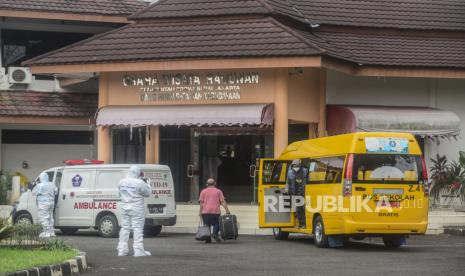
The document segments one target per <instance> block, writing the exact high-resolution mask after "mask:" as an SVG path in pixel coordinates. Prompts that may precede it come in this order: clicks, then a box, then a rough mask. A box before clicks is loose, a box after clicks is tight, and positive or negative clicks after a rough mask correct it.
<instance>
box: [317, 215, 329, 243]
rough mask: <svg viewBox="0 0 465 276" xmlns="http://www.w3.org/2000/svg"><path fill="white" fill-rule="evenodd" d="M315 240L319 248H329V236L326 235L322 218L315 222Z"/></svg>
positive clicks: (319, 217)
mask: <svg viewBox="0 0 465 276" xmlns="http://www.w3.org/2000/svg"><path fill="white" fill-rule="evenodd" d="M313 239H314V241H315V245H316V246H318V247H321V248H326V247H328V246H329V242H328V236H326V234H325V225H324V223H323V218H322V217H321V216H318V217H316V218H315V221H314V222H313Z"/></svg>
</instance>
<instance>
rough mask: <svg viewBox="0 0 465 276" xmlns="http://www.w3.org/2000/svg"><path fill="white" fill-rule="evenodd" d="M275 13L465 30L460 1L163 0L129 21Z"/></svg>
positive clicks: (329, 21) (464, 4)
mask: <svg viewBox="0 0 465 276" xmlns="http://www.w3.org/2000/svg"><path fill="white" fill-rule="evenodd" d="M273 13H279V14H283V15H286V16H290V17H292V18H294V19H298V20H300V21H303V22H305V23H308V22H309V23H313V24H329V25H341V26H363V27H383V28H386V27H387V28H407V29H448V30H465V1H461V0H440V1H438V0H161V1H159V2H158V3H155V4H153V5H151V6H150V7H148V8H146V9H144V10H142V11H141V12H139V13H137V14H135V15H133V16H131V17H130V18H131V19H147V18H153V19H156V18H172V17H192V16H221V15H239V14H240V15H244V14H273Z"/></svg>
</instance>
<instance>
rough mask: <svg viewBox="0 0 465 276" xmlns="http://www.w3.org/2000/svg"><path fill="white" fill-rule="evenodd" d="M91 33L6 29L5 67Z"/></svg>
mask: <svg viewBox="0 0 465 276" xmlns="http://www.w3.org/2000/svg"><path fill="white" fill-rule="evenodd" d="M90 36H91V34H79V33H60V32H41V31H23V30H8V29H4V30H2V32H1V35H0V37H1V38H2V49H1V51H0V52H2V61H3V63H2V64H3V66H4V67H10V66H21V62H23V61H25V60H27V59H31V58H33V57H36V56H39V55H41V54H44V53H48V52H50V51H53V50H56V49H59V48H62V47H64V46H67V45H69V44H72V43H74V42H78V41H81V40H83V39H85V38H88V37H90Z"/></svg>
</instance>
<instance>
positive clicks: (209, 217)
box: [202, 214, 220, 236]
mask: <svg viewBox="0 0 465 276" xmlns="http://www.w3.org/2000/svg"><path fill="white" fill-rule="evenodd" d="M219 218H220V214H202V220H203V224H204V225H206V226H209V227H212V226H213V232H212V234H213V235H216V236H218V233H219V232H220V222H219Z"/></svg>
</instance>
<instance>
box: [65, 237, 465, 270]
mask: <svg viewBox="0 0 465 276" xmlns="http://www.w3.org/2000/svg"><path fill="white" fill-rule="evenodd" d="M62 238H64V239H66V240H68V242H69V243H70V244H73V245H75V246H77V247H79V248H80V249H82V250H83V251H86V252H87V253H88V257H89V263H90V265H91V267H92V268H91V270H90V271H89V272H88V273H86V275H198V276H201V275H202V276H203V275H390V276H391V275H423V276H424V275H465V238H464V237H454V236H450V237H449V236H445V235H441V236H423V237H413V238H410V239H409V240H408V247H407V248H402V249H398V250H390V249H387V248H385V247H384V246H382V245H381V241H380V240H372V241H367V242H363V243H362V242H353V243H352V244H351V245H350V246H349V247H348V248H344V249H320V248H316V247H315V246H314V245H313V240H312V239H311V238H308V237H292V238H291V239H290V240H288V241H276V240H274V239H273V238H272V237H268V236H262V237H254V236H241V237H240V239H239V240H238V241H234V242H228V243H224V244H204V243H200V242H196V241H195V240H194V238H193V236H192V235H175V234H163V235H161V236H160V237H157V238H150V239H146V242H145V243H146V249H148V250H150V251H151V252H152V254H153V256H151V257H144V258H134V257H116V250H115V248H116V245H117V239H103V238H100V237H98V236H96V235H95V234H91V233H83V234H77V235H74V236H62Z"/></svg>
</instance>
